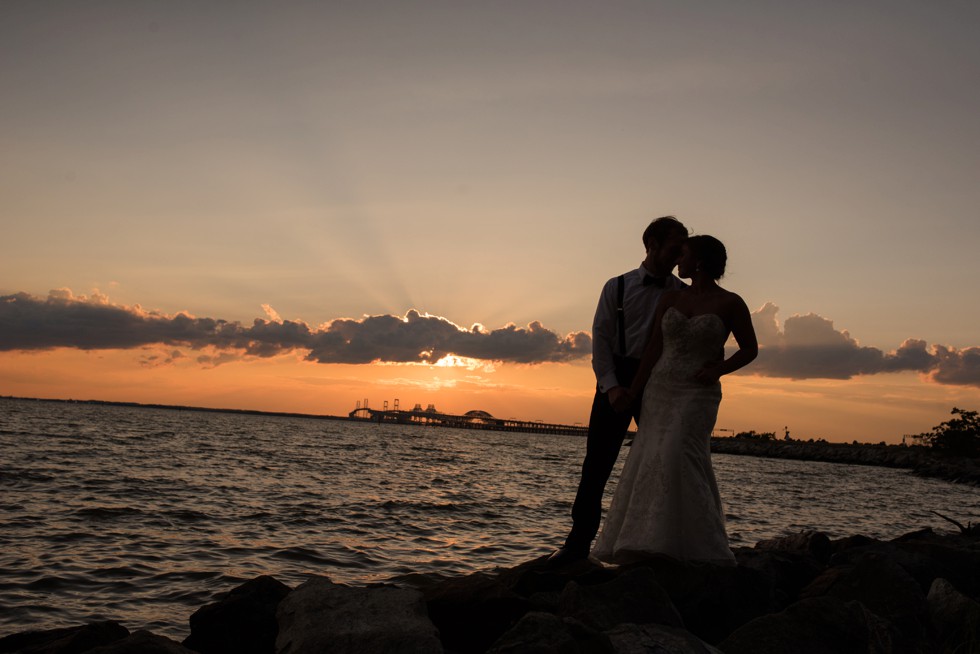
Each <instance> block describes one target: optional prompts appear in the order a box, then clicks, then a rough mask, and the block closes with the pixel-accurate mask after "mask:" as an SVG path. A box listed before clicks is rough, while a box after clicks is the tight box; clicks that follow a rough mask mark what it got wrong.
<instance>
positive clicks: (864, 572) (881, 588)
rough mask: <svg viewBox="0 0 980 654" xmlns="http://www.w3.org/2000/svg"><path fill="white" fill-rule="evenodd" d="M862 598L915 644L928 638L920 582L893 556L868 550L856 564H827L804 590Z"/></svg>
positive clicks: (812, 594)
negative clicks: (836, 565) (826, 567)
mask: <svg viewBox="0 0 980 654" xmlns="http://www.w3.org/2000/svg"><path fill="white" fill-rule="evenodd" d="M821 595H830V596H832V597H836V598H838V599H841V600H844V601H848V600H856V601H858V602H861V604H863V605H864V606H866V607H867V608H868V609H869V610H870V611H873V612H874V613H875V614H877V615H879V616H881V617H882V618H885V619H887V620H889V621H891V622H892V624H894V625H895V626H896V627H897V628H898V629H899V631H900V632H901V633H902V634H903V636H904V637H905V639H906V640H907V641H909V642H910V643H912V644H915V643H919V642H921V641H924V640H926V639H928V638H929V636H930V630H931V624H930V623H929V621H928V618H927V616H928V614H929V611H928V605H927V604H926V598H925V594H924V593H923V592H922V589H921V588H920V587H919V584H918V583H917V582H916V581H915V579H913V578H912V577H911V576H910V575H909V574H908V573H907V572H906V571H905V570H904V569H903V568H902V567H901V566H900V565H898V564H897V563H895V561H894V560H892V559H889V558H887V557H885V556H883V555H882V554H879V553H869V554H867V555H866V556H864V557H862V558H860V559H858V560H857V561H856V562H855V563H854V564H853V565H846V566H839V567H834V568H828V569H827V570H826V571H825V572H824V573H823V574H822V575H820V576H819V577H817V578H816V579H814V580H813V582H811V583H810V585H809V586H807V587H806V588H805V589H804V590H803V592H802V593H801V597H802V598H807V597H817V596H821Z"/></svg>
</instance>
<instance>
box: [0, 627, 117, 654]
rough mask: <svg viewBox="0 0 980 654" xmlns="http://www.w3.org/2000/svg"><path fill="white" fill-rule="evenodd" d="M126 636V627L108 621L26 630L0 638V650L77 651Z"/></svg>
mask: <svg viewBox="0 0 980 654" xmlns="http://www.w3.org/2000/svg"><path fill="white" fill-rule="evenodd" d="M128 635H129V629H127V628H126V627H124V626H122V625H121V624H119V623H118V622H113V621H111V620H107V621H104V622H91V623H89V624H85V625H80V626H77V627H64V628H61V629H47V630H45V631H25V632H22V633H18V634H11V635H9V636H5V637H4V638H0V652H23V654H76V652H87V651H88V650H90V649H92V648H93V647H98V646H100V645H108V644H109V643H114V642H116V641H117V640H122V639H123V638H125V637H126V636H128Z"/></svg>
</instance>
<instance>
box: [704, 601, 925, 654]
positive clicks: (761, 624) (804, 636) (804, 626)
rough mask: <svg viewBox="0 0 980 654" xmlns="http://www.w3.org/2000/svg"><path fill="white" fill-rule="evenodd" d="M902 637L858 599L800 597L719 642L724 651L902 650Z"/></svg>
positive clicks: (817, 653) (821, 653) (833, 653)
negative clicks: (898, 645)
mask: <svg viewBox="0 0 980 654" xmlns="http://www.w3.org/2000/svg"><path fill="white" fill-rule="evenodd" d="M901 640H902V639H901V636H900V635H899V634H897V632H895V631H894V630H893V629H892V628H891V626H890V625H889V624H888V623H887V622H886V621H885V620H883V619H881V618H880V617H878V616H876V615H875V614H874V613H872V612H871V611H868V610H867V609H866V608H865V607H864V606H863V605H861V604H860V603H859V602H845V601H844V600H841V599H839V598H836V597H815V598H811V599H805V600H801V601H799V602H797V603H795V604H793V605H791V606H790V607H788V608H787V609H786V610H785V611H781V612H779V613H773V614H770V615H764V616H761V617H758V618H756V619H754V620H752V621H750V622H748V623H746V624H744V625H742V626H741V627H739V628H738V629H736V630H735V631H733V632H732V633H731V634H729V636H728V637H727V638H725V640H723V641H722V642H721V643H719V644H718V647H719V649H721V651H723V652H725V654H785V653H786V652H793V653H794V654H838V653H839V652H869V653H871V652H875V653H886V652H901V651H906V650H902V649H896V648H895V647H894V645H895V643H900V642H901Z"/></svg>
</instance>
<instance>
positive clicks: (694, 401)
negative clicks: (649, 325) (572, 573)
mask: <svg viewBox="0 0 980 654" xmlns="http://www.w3.org/2000/svg"><path fill="white" fill-rule="evenodd" d="M661 328H662V332H663V345H664V346H663V353H662V354H661V356H660V360H659V361H657V364H656V365H655V366H654V368H653V371H652V372H651V374H650V380H649V381H648V382H647V385H646V388H645V390H644V392H643V409H642V411H641V412H640V425H639V429H638V431H637V434H636V437H635V438H634V439H633V446H632V447H631V448H630V453H629V456H628V457H627V459H626V464H625V465H624V466H623V472H622V474H621V475H620V478H619V485H618V486H617V487H616V493H615V495H614V496H613V500H612V504H611V506H610V507H609V512H608V513H607V514H606V520H605V522H604V523H603V525H602V532H601V533H600V534H599V538H598V540H597V541H596V545H595V548H594V549H593V550H592V556H593V557H595V558H597V559H599V560H601V561H607V562H610V563H629V562H631V561H636V560H638V559H643V558H648V557H649V556H651V555H653V554H666V555H668V556H671V557H673V558H676V559H682V560H697V561H712V562H715V563H725V564H734V563H735V557H734V555H733V554H732V551H731V549H729V547H728V536H727V534H726V533H725V514H724V511H723V510H722V505H721V496H720V495H719V493H718V485H717V483H716V482H715V474H714V471H713V470H712V469H711V449H710V438H711V430H712V429H713V428H714V425H715V419H716V418H717V416H718V404H719V403H720V402H721V384H720V383H716V384H713V385H711V386H707V385H704V384H701V383H699V382H697V381H695V380H694V375H695V374H696V373H697V372H698V371H699V370H700V369H701V367H702V366H703V365H704V364H705V363H707V362H708V361H713V360H716V359H717V358H718V356H719V353H720V351H721V349H722V348H723V347H724V343H725V339H726V338H727V333H728V330H727V329H726V328H725V325H724V323H723V322H722V320H721V318H720V317H718V316H717V315H715V314H713V313H708V314H701V315H697V316H694V317H692V318H688V317H687V316H685V315H684V314H683V313H681V312H680V311H678V310H677V309H674V308H673V307H671V308H669V309H667V311H666V312H665V313H664V316H663V322H662V323H661Z"/></svg>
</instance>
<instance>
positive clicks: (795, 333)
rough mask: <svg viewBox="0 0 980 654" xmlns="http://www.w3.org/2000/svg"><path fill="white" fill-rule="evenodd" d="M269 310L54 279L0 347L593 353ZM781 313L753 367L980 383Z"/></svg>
mask: <svg viewBox="0 0 980 654" xmlns="http://www.w3.org/2000/svg"><path fill="white" fill-rule="evenodd" d="M262 309H263V311H264V312H265V314H266V317H267V318H268V319H262V318H256V319H255V320H254V321H253V322H252V324H251V325H248V324H242V323H240V322H237V321H226V320H221V319H216V318H197V317H194V316H191V315H189V314H187V313H177V314H173V315H167V314H164V313H161V312H158V311H147V310H144V309H143V308H142V307H140V306H139V305H137V306H133V307H127V306H122V305H116V304H112V303H111V302H110V301H109V298H108V297H106V296H105V295H103V294H101V293H95V294H93V295H92V296H90V297H86V296H84V295H78V296H76V295H74V294H73V293H72V292H71V291H70V290H69V289H58V290H54V291H51V292H50V293H49V294H48V297H47V298H38V297H35V296H31V295H29V294H27V293H17V294H14V295H6V296H0V351H13V350H24V351H29V350H46V349H52V348H57V347H68V348H77V349H81V350H99V349H131V348H146V347H150V346H153V347H157V348H159V347H165V348H166V350H163V349H159V350H158V351H157V352H155V353H151V354H149V355H146V356H144V358H143V359H142V361H141V364H142V365H144V366H146V367H155V366H161V365H169V364H172V363H173V362H175V361H177V360H179V359H181V358H182V355H181V352H180V351H179V350H175V349H173V348H184V349H191V350H194V351H195V352H196V354H195V356H194V357H193V360H194V361H196V362H197V363H198V364H199V365H202V366H208V367H213V366H217V365H221V364H223V363H226V362H228V361H234V360H236V359H239V358H242V357H262V358H266V357H273V356H278V355H281V354H287V353H291V352H295V353H298V354H300V355H301V356H304V357H305V358H306V359H307V360H309V361H313V362H317V363H343V364H367V363H379V362H380V363H390V364H405V363H414V364H433V365H435V364H437V363H439V364H440V365H447V362H451V363H453V364H454V365H465V366H466V367H468V368H470V369H472V370H476V369H481V368H480V366H479V365H478V363H477V362H490V363H492V362H507V363H523V364H537V363H548V362H566V361H574V360H579V359H587V358H588V357H589V356H590V355H591V353H592V338H591V336H590V335H589V334H588V333H587V332H581V331H580V332H573V333H571V334H567V335H565V336H562V335H560V334H557V333H555V332H554V331H552V330H550V329H547V328H546V327H545V326H544V325H542V324H541V323H540V322H538V321H534V322H531V323H530V324H528V325H527V326H526V327H518V326H517V325H514V324H508V325H505V326H503V327H499V328H497V329H488V328H486V327H484V326H483V325H481V324H478V323H477V324H474V325H472V326H471V327H469V328H465V327H460V326H459V325H456V324H455V323H453V322H451V321H450V320H447V319H446V318H442V317H439V316H433V315H429V314H424V313H421V312H419V311H416V310H414V309H413V310H411V311H409V312H408V313H406V314H405V315H404V316H401V317H400V316H391V315H380V316H365V317H363V318H360V319H352V318H338V319H336V320H333V321H330V322H327V323H324V324H322V325H320V326H318V327H315V328H314V327H310V326H309V325H307V324H306V323H304V322H302V321H296V320H284V319H283V318H282V317H281V316H280V315H279V314H278V313H277V312H276V311H275V309H273V308H272V307H271V306H269V305H267V304H266V305H263V306H262ZM778 312H779V307H777V306H776V305H775V304H772V303H767V304H765V305H764V306H763V307H762V308H760V309H759V310H758V311H756V312H754V313H753V314H752V322H753V324H754V326H755V330H756V335H757V336H758V338H759V345H760V351H759V358H758V359H757V360H756V361H755V362H753V363H752V365H751V366H750V367H749V368H747V369H745V371H744V372H745V373H746V374H754V375H762V376H767V377H783V378H790V379H850V378H851V377H855V376H858V375H874V374H879V373H889V372H908V371H912V372H918V373H920V374H922V375H923V376H924V378H925V379H927V380H929V381H932V382H935V383H938V384H947V385H958V386H977V387H980V347H970V348H965V349H956V348H953V347H949V346H945V345H933V346H929V345H928V344H927V343H926V342H925V341H923V340H919V339H908V340H906V341H905V342H904V343H902V344H901V345H900V346H899V347H898V348H897V349H895V350H893V351H883V350H880V349H878V348H876V347H869V346H865V345H861V344H860V343H859V342H858V341H857V339H855V338H853V337H852V336H851V335H850V334H849V333H848V332H847V331H845V330H838V329H836V328H835V327H834V323H833V322H832V321H831V320H828V319H827V318H823V317H821V316H818V315H816V314H813V313H810V314H806V315H795V316H791V317H789V318H787V319H786V320H785V322H784V323H783V324H782V325H780V323H779V320H778V318H777V316H778ZM164 352H165V353H166V354H161V353H164ZM440 362H441V363H440ZM488 365H489V364H488ZM482 369H483V370H484V371H488V370H492V367H491V368H488V367H487V366H483V368H482Z"/></svg>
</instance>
